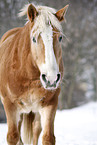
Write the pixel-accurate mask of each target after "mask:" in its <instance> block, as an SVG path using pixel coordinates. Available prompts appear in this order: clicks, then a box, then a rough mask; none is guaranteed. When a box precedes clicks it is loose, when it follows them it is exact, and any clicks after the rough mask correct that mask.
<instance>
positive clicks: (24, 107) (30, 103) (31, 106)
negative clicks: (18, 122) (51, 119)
mask: <svg viewBox="0 0 97 145" xmlns="http://www.w3.org/2000/svg"><path fill="white" fill-rule="evenodd" d="M18 105H19V109H20V112H21V113H29V112H30V111H32V112H38V111H39V109H40V108H41V99H40V97H38V96H37V95H36V94H30V95H28V96H27V97H25V98H22V99H21V100H20V101H19V102H18Z"/></svg>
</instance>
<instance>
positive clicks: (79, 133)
mask: <svg viewBox="0 0 97 145" xmlns="http://www.w3.org/2000/svg"><path fill="white" fill-rule="evenodd" d="M6 133H7V125H6V124H0V145H7V143H6ZM55 136H56V145H97V103H93V102H92V103H89V104H87V105H84V106H81V107H78V108H74V109H71V110H63V111H57V114H56V119H55ZM39 145H41V136H40V139H39Z"/></svg>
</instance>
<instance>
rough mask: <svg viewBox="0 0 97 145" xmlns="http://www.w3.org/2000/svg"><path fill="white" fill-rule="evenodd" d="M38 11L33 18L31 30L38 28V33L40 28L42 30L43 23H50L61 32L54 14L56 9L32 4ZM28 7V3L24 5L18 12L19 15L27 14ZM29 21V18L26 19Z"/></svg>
mask: <svg viewBox="0 0 97 145" xmlns="http://www.w3.org/2000/svg"><path fill="white" fill-rule="evenodd" d="M34 6H35V7H36V9H37V11H38V13H39V16H38V17H37V18H36V19H35V23H34V27H33V32H34V30H35V31H36V29H37V28H38V30H37V31H38V32H37V33H38V34H39V33H41V30H42V31H44V26H45V25H50V24H51V25H52V26H53V27H55V28H56V29H58V30H59V31H60V32H62V26H61V24H60V22H59V21H58V19H57V18H56V16H55V15H54V14H55V13H56V11H57V10H56V9H54V8H51V7H47V6H36V5H34ZM28 7H29V4H27V5H25V6H24V7H23V8H22V9H21V10H20V13H19V14H18V16H19V17H22V16H24V15H26V14H27V9H28ZM28 21H29V20H28Z"/></svg>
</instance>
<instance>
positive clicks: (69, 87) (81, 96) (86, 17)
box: [0, 0, 97, 123]
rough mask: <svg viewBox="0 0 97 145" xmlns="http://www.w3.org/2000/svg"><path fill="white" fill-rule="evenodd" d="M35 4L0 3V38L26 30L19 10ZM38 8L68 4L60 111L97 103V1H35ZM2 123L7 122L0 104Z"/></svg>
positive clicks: (25, 0)
mask: <svg viewBox="0 0 97 145" xmlns="http://www.w3.org/2000/svg"><path fill="white" fill-rule="evenodd" d="M28 2H33V1H32V0H0V38H1V37H2V35H3V34H4V33H5V32H6V31H8V30H9V29H11V28H14V27H20V26H23V25H24V24H25V22H26V17H22V18H18V17H17V14H18V12H19V10H20V9H21V8H22V7H23V6H24V5H25V4H26V3H28ZM35 3H36V4H41V5H46V6H50V7H54V8H56V9H61V8H62V7H64V6H65V5H66V4H69V8H68V11H67V13H66V17H65V18H66V22H62V25H63V31H64V34H65V36H66V37H64V38H63V43H62V49H63V60H64V72H65V73H64V78H63V82H62V91H61V93H60V96H59V104H58V109H60V110H62V109H70V108H73V107H77V106H80V105H83V104H85V103H87V102H90V101H97V0H36V1H35ZM0 122H1V123H2V122H6V117H5V113H4V109H3V105H2V104H1V101H0Z"/></svg>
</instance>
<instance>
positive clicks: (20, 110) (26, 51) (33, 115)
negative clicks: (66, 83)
mask: <svg viewBox="0 0 97 145" xmlns="http://www.w3.org/2000/svg"><path fill="white" fill-rule="evenodd" d="M67 8H68V5H66V6H65V7H64V8H62V9H60V10H58V11H56V10H55V9H54V8H51V7H46V6H38V5H34V4H32V3H31V4H28V5H26V6H24V8H23V9H22V11H21V12H20V14H19V15H20V16H23V15H27V18H28V20H27V22H26V24H25V25H24V26H23V27H17V28H14V29H11V30H9V31H7V32H6V33H5V34H4V35H3V36H2V38H1V40H0V96H1V100H2V103H3V106H4V110H5V113H6V118H7V125H8V133H7V143H8V145H22V144H31V143H33V145H37V144H38V138H39V135H40V133H41V130H43V136H42V144H43V145H55V142H56V139H55V136H54V119H55V114H56V110H57V104H58V96H59V93H60V88H61V87H60V86H61V82H62V78H63V73H64V67H63V60H62V48H61V41H62V26H61V21H63V20H64V16H65V14H66V11H67Z"/></svg>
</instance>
